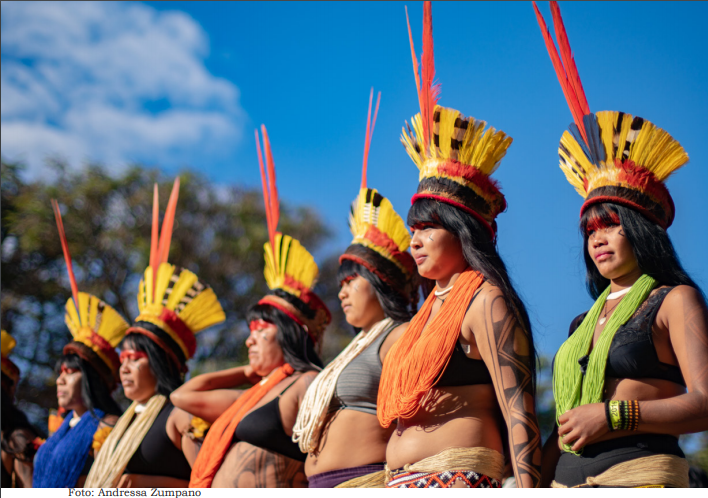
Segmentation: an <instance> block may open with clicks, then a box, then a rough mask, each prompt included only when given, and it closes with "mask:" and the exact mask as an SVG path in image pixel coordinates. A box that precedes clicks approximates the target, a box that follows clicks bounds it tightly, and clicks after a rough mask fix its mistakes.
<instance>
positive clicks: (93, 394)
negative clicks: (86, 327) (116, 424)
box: [56, 353, 123, 416]
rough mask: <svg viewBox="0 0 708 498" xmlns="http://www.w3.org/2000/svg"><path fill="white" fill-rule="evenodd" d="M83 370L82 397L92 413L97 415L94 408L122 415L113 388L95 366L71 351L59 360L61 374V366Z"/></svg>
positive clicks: (58, 369)
mask: <svg viewBox="0 0 708 498" xmlns="http://www.w3.org/2000/svg"><path fill="white" fill-rule="evenodd" d="M62 365H65V366H66V367H67V368H73V369H76V370H80V371H81V399H82V400H83V402H84V406H86V408H88V411H89V412H91V415H93V416H96V414H95V413H94V411H93V410H94V408H95V409H98V410H101V411H103V412H104V413H106V414H107V415H118V416H120V415H121V413H123V411H122V410H121V409H120V406H118V403H116V400H114V399H113V397H112V396H111V388H109V387H108V386H107V385H106V383H105V382H104V381H103V380H102V379H101V376H100V375H99V374H98V372H97V371H96V369H95V368H93V366H91V364H90V363H89V362H87V361H85V360H84V359H83V358H81V357H80V356H78V355H76V354H73V353H69V354H65V355H64V356H62V357H61V359H60V360H59V361H58V362H57V366H56V372H57V374H59V371H60V369H61V366H62Z"/></svg>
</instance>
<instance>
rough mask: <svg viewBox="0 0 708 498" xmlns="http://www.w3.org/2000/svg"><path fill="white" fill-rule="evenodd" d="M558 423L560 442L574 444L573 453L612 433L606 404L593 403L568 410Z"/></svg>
mask: <svg viewBox="0 0 708 498" xmlns="http://www.w3.org/2000/svg"><path fill="white" fill-rule="evenodd" d="M558 422H559V423H560V427H559V428H558V436H559V437H560V442H561V443H565V444H571V443H572V446H571V449H572V450H573V451H579V450H580V449H581V448H582V447H583V446H586V445H588V444H590V443H592V442H594V441H596V440H597V439H598V438H600V437H601V436H604V435H605V434H607V433H608V432H609V431H610V429H609V427H607V417H606V416H605V404H604V403H592V404H589V405H582V406H579V407H577V408H573V409H572V410H568V411H567V412H565V413H564V414H563V415H561V416H560V418H559V419H558Z"/></svg>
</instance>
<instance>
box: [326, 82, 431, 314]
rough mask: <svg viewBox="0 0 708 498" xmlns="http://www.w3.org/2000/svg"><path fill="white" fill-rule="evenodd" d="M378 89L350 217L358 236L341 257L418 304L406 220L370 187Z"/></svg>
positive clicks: (372, 93)
mask: <svg viewBox="0 0 708 498" xmlns="http://www.w3.org/2000/svg"><path fill="white" fill-rule="evenodd" d="M373 98H374V89H373V88H372V89H371V94H370V96H369V113H368V117H367V120H366V137H365V140H364V161H363V166H362V175H361V188H360V190H359V195H358V196H357V198H356V199H355V200H354V202H353V203H352V207H351V213H350V215H349V229H350V230H351V232H352V235H353V236H354V239H353V240H352V242H351V244H350V245H349V247H347V249H346V251H345V252H344V254H342V255H341V256H340V257H339V262H340V264H341V262H342V261H344V260H351V261H354V262H355V263H358V264H360V265H362V266H364V267H365V268H366V269H368V270H369V271H370V272H372V273H374V274H376V275H378V276H379V278H381V279H382V280H383V281H384V282H386V283H387V284H389V285H390V286H391V287H392V288H393V289H394V290H395V291H396V292H398V293H400V294H402V295H403V296H404V297H405V298H406V299H407V300H408V301H411V302H415V301H417V299H416V298H417V296H416V294H417V289H418V287H417V285H416V280H417V279H416V276H417V270H416V266H415V261H414V260H413V257H412V256H411V255H410V254H409V253H408V252H406V251H407V250H408V246H409V245H410V242H411V236H410V234H409V233H408V229H407V228H406V224H405V223H404V221H403V219H401V217H400V216H399V215H398V214H397V213H396V211H394V209H393V205H392V204H391V202H390V201H389V200H388V199H386V198H385V197H383V196H382V195H381V194H379V193H378V192H377V191H376V189H372V188H367V186H366V173H367V167H368V159H369V148H370V145H371V137H372V136H373V134H374V126H375V124H376V116H377V115H378V111H379V102H380V100H381V93H380V92H379V95H378V98H377V100H376V110H375V111H374V118H373V121H372V119H371V104H372V103H373Z"/></svg>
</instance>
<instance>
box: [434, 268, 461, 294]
mask: <svg viewBox="0 0 708 498" xmlns="http://www.w3.org/2000/svg"><path fill="white" fill-rule="evenodd" d="M462 271H464V270H462ZM462 271H458V272H457V273H453V274H452V275H450V276H449V277H445V278H441V279H438V280H436V281H435V284H436V285H437V286H438V290H444V289H447V288H448V287H450V286H451V285H455V282H456V281H457V279H458V278H459V277H460V275H461V274H462Z"/></svg>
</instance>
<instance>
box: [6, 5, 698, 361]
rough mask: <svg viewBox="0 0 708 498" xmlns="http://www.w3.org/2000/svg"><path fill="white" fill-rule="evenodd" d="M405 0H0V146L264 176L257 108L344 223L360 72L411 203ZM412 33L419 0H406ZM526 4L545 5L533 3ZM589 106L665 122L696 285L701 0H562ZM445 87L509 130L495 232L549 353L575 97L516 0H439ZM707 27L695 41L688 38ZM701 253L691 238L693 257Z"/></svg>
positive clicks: (565, 292) (360, 106) (293, 173)
mask: <svg viewBox="0 0 708 498" xmlns="http://www.w3.org/2000/svg"><path fill="white" fill-rule="evenodd" d="M403 5H404V4H403V3H395V2H391V3H387V2H376V3H320V2H317V3H221V2H200V3H199V2H194V3H191V2H146V3H129V4H124V3H98V4H96V3H94V4H86V3H76V4H61V3H53V4H44V5H42V4H39V5H37V4H34V3H22V2H13V3H7V2H4V3H2V151H3V157H5V158H8V159H23V160H25V161H26V162H27V163H28V164H29V165H30V168H29V171H28V174H29V175H30V176H31V175H35V176H37V175H41V173H42V161H43V158H44V156H45V155H47V154H60V155H63V156H65V157H67V158H68V159H69V160H70V161H71V162H72V164H75V165H76V166H77V167H78V166H79V165H80V164H82V162H83V161H85V160H87V159H93V160H99V161H103V162H105V163H106V164H109V165H111V167H115V168H120V167H122V166H124V165H125V164H126V163H128V162H130V161H141V162H144V163H146V164H150V165H155V166H158V167H160V168H162V169H163V170H164V171H165V172H167V173H174V172H176V171H178V170H179V169H181V168H193V169H197V170H200V171H203V172H204V173H205V174H207V175H208V177H209V178H210V179H211V180H212V181H214V182H217V183H223V184H235V183H242V184H247V185H250V186H258V185H259V181H260V180H259V177H258V168H257V160H256V152H255V146H254V140H253V138H252V137H253V129H254V128H255V127H256V126H259V125H260V124H261V123H265V124H266V126H267V127H268V132H269V135H270V138H271V142H272V147H273V155H274V159H275V163H276V168H277V173H278V186H279V190H280V195H281V198H282V199H283V200H284V201H285V202H291V203H298V204H299V203H306V204H311V205H314V206H315V207H316V208H317V209H318V210H319V211H320V212H321V213H322V215H323V216H324V218H325V220H326V221H327V222H328V223H329V225H330V227H331V228H332V230H333V232H334V233H335V237H334V239H333V241H332V242H331V243H330V244H328V245H327V246H326V247H325V248H323V249H322V250H321V251H319V252H318V253H317V254H316V255H317V256H318V257H323V256H325V255H326V254H328V253H332V252H335V251H341V250H342V249H343V248H344V247H345V246H346V245H347V243H348V241H349V239H350V235H349V232H348V229H347V226H346V216H347V210H348V206H349V203H350V202H351V200H352V199H353V197H354V196H355V195H356V193H357V189H358V183H359V177H360V170H361V159H362V151H363V145H364V133H365V123H366V111H367V104H368V96H369V90H370V88H371V86H374V88H375V89H376V90H377V91H379V90H380V91H381V93H382V96H381V108H380V111H379V118H378V121H377V124H376V131H375V133H374V137H373V141H372V146H371V153H370V157H369V185H370V186H372V187H376V188H378V189H379V190H380V191H381V193H382V194H384V195H386V196H387V197H389V198H390V199H391V201H392V202H393V205H394V207H396V209H397V210H398V211H399V213H401V214H402V215H403V216H404V217H405V213H406V212H407V209H408V206H409V204H410V197H411V195H412V194H413V193H414V191H415V188H416V186H417V178H418V172H417V169H416V167H415V166H414V165H413V163H412V162H411V160H410V159H409V158H408V156H407V155H406V153H405V151H404V149H403V146H402V145H401V144H400V142H399V136H400V131H401V126H402V125H403V122H404V120H410V117H411V116H412V115H413V114H415V113H416V111H417V109H416V106H417V101H416V95H415V85H414V80H413V74H412V67H411V59H410V50H409V46H408V38H407V32H406V23H405V15H404V9H403ZM408 6H409V12H410V15H411V25H412V29H413V36H414V40H415V42H416V45H417V49H418V52H419V53H420V50H421V48H422V46H421V26H422V4H421V3H413V2H410V3H408ZM540 8H541V10H542V12H543V13H544V15H545V16H546V19H547V21H550V10H549V7H548V4H547V3H541V4H540ZM561 9H562V12H563V15H564V21H565V25H566V28H567V30H568V35H569V38H570V42H571V46H572V47H573V50H574V53H575V58H576V62H577V65H578V69H579V71H580V76H581V78H582V80H583V84H584V87H585V91H586V94H587V97H588V101H589V104H590V108H591V110H594V111H600V110H621V111H625V112H628V113H631V114H635V115H640V116H642V117H644V118H646V119H649V120H650V121H652V122H653V123H655V124H656V125H658V126H660V127H662V128H664V129H666V130H667V131H669V133H671V134H672V135H673V136H674V138H676V139H677V140H679V141H680V142H681V144H682V145H683V146H684V147H685V149H686V150H687V151H688V154H689V156H690V158H691V161H690V162H689V164H688V165H687V166H685V167H684V168H682V169H681V170H679V171H678V172H677V173H676V174H675V175H674V176H673V177H671V178H670V179H669V180H668V187H669V189H670V191H671V193H672V195H673V197H674V201H675V203H676V210H677V216H676V221H675V222H674V225H673V226H672V227H671V228H670V229H669V234H670V235H671V237H672V239H673V241H674V244H675V246H676V248H677V251H678V253H679V255H680V257H681V259H682V261H683V263H684V264H685V266H686V268H687V269H688V271H689V272H690V273H691V274H692V276H693V277H694V278H695V279H696V281H698V282H699V284H700V285H702V287H703V288H704V289H707V288H708V269H707V268H708V266H707V265H706V264H705V253H706V250H705V247H706V246H707V245H708V235H707V234H706V221H705V215H706V213H708V200H707V199H708V196H706V195H705V192H704V190H705V186H706V185H708V169H707V168H706V163H707V162H708V161H707V159H708V157H707V156H708V146H707V145H706V141H705V138H704V134H705V133H706V125H705V123H704V119H705V116H706V115H707V114H708V113H707V111H708V97H707V96H706V95H707V94H708V92H706V90H705V83H704V82H705V81H706V79H707V78H708V67H707V64H706V54H705V40H703V38H702V35H701V33H702V32H703V30H704V26H703V24H704V19H705V18H706V16H707V15H708V4H706V3H703V2H700V3H699V2H696V3H680V2H679V3H675V2H671V3H664V2H650V3H649V2H647V3H645V2H626V3H625V2H618V3H585V2H563V3H561ZM433 20H434V35H435V55H436V57H435V60H436V70H437V79H438V81H439V82H440V83H441V84H442V93H441V99H440V103H441V104H442V105H445V106H449V107H454V108H456V109H459V110H460V111H461V112H463V113H464V114H466V115H472V116H474V117H476V118H478V119H484V120H486V121H487V122H488V123H489V124H490V125H492V126H494V127H496V128H498V129H502V130H504V131H505V132H507V133H508V134H509V135H511V136H512V137H513V138H514V143H513V144H512V146H511V147H510V149H509V153H508V154H507V157H506V158H505V159H504V161H503V162H502V165H501V167H500V168H499V170H498V171H497V172H496V173H495V175H494V176H495V177H496V178H497V179H498V180H499V181H500V182H501V185H502V189H503V191H504V193H505V195H506V197H507V201H508V203H509V209H508V210H507V212H505V213H503V214H501V215H500V216H499V218H498V223H499V238H498V243H499V249H500V252H501V254H502V256H503V257H504V258H505V261H506V262H507V265H508V267H509V269H510V273H511V275H512V278H513V279H514V281H515V283H516V284H517V287H518V289H519V291H520V293H521V295H522V297H524V298H525V300H526V302H527V305H528V307H529V311H530V313H531V316H532V323H533V325H534V327H535V333H536V336H537V343H538V346H539V347H540V349H541V350H542V351H543V352H546V353H549V354H553V353H554V352H555V350H556V349H557V347H558V346H559V345H560V343H561V342H562V340H563V339H564V337H565V334H566V333H567V327H568V323H569V322H570V320H571V319H572V318H573V317H574V316H575V315H577V314H578V313H580V312H582V311H584V310H586V309H587V308H588V307H589V306H590V304H591V301H590V298H589V297H588V295H587V293H586V292H585V290H584V268H583V265H582V257H581V247H580V244H581V239H580V236H579V234H578V231H577V220H578V212H579V208H580V205H581V202H582V199H581V198H580V196H578V195H577V193H575V191H574V190H573V189H572V187H571V186H570V185H569V184H568V183H567V182H566V181H565V178H564V176H563V174H562V173H561V171H560V169H559V168H558V156H557V146H558V141H559V139H560V136H561V134H562V132H563V130H565V129H566V128H567V126H568V124H569V123H570V121H571V115H570V112H569V111H568V108H567V105H566V103H565V100H564V98H563V95H562V92H561V90H560V87H559V85H558V82H557V80H556V77H555V74H554V72H553V69H552V66H551V62H550V60H549V58H548V55H547V53H546V49H545V47H544V44H543V40H542V38H541V35H540V31H539V28H538V26H537V24H536V20H535V17H534V14H533V9H532V7H531V3H530V2H513V3H512V2H509V3H477V2H470V3H457V2H455V3H447V2H434V3H433ZM702 40H703V41H702ZM701 256H703V257H701Z"/></svg>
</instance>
